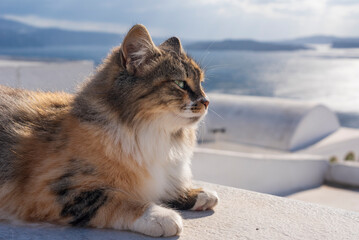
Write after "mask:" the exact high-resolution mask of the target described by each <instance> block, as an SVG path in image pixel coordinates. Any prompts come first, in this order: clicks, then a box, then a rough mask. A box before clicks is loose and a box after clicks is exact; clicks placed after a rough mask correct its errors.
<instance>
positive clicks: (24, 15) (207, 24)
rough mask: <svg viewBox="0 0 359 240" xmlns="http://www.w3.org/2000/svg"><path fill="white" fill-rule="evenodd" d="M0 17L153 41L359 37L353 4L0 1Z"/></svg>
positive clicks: (358, 3)
mask: <svg viewBox="0 0 359 240" xmlns="http://www.w3.org/2000/svg"><path fill="white" fill-rule="evenodd" d="M0 16H2V17H5V18H7V19H12V20H18V21H21V22H24V23H28V24H31V25H35V26H39V27H58V28H64V29H72V30H90V31H103V32H115V33H125V32H126V31H127V30H128V29H129V28H130V27H131V26H132V25H134V24H136V23H142V24H144V25H145V26H146V27H147V28H148V29H149V31H150V32H151V34H152V35H153V36H156V37H168V36H179V37H181V38H186V39H189V40H205V39H208V40H217V39H238V38H242V39H243V38H244V39H257V40H284V39H290V38H296V37H303V36H309V35H319V34H320V35H335V36H349V37H359V0H138V1H136V0H123V1H119V0H117V1H115V0H101V1H99V0H57V1H56V0H1V1H0Z"/></svg>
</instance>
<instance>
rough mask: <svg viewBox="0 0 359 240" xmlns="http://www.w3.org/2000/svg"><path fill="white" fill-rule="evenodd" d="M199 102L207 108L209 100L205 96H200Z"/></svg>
mask: <svg viewBox="0 0 359 240" xmlns="http://www.w3.org/2000/svg"><path fill="white" fill-rule="evenodd" d="M200 102H201V103H202V104H203V105H204V108H205V109H207V108H208V105H209V101H208V99H207V98H201V100H200Z"/></svg>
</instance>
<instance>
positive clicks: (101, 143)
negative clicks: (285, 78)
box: [0, 25, 218, 236]
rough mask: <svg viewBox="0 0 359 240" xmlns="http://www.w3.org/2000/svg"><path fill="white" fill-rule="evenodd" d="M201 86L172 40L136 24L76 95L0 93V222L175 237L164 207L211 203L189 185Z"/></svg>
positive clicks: (199, 75) (176, 219) (213, 197)
mask: <svg viewBox="0 0 359 240" xmlns="http://www.w3.org/2000/svg"><path fill="white" fill-rule="evenodd" d="M202 81H203V72H202V70H201V69H200V68H199V67H198V65H197V64H196V63H195V62H194V61H193V60H192V59H191V58H190V57H188V56H187V55H186V54H185V52H184V51H183V49H182V47H181V43H180V41H179V39H178V38H176V37H172V38H170V39H168V40H167V41H165V42H164V43H162V44H161V45H159V46H155V45H154V43H153V42H152V39H151V37H150V35H149V33H148V31H147V29H146V28H145V27H144V26H142V25H135V26H134V27H133V28H132V29H131V30H130V31H129V32H128V34H127V36H126V37H125V39H124V41H123V42H122V45H121V46H120V47H117V48H114V49H113V50H112V52H111V53H110V54H109V56H108V57H107V58H106V59H105V60H104V62H103V64H102V65H101V66H99V67H98V69H97V71H96V73H95V74H94V75H93V76H92V77H90V79H89V80H88V81H86V83H85V84H84V85H83V86H82V88H81V89H80V90H79V92H78V93H77V94H76V95H70V94H66V93H45V92H31V91H25V90H19V89H12V88H7V87H0V210H1V218H5V219H19V220H24V221H37V222H39V221H46V222H51V223H57V224H70V225H74V226H90V227H98V228H114V229H124V230H132V231H136V232H140V233H143V234H147V235H150V236H172V235H176V234H179V233H180V232H181V230H182V219H181V217H180V215H179V214H178V213H177V212H176V211H175V210H172V209H171V208H174V209H190V210H206V209H211V208H213V207H214V206H215V205H216V204H217V202H218V197H217V194H216V193H215V192H211V191H205V190H202V189H193V187H192V185H191V171H190V158H191V155H192V151H193V147H194V145H195V140H196V137H195V131H196V124H197V123H198V121H200V120H201V118H202V117H203V116H204V115H205V114H206V111H207V107H208V104H209V102H208V100H207V98H206V95H205V93H204V92H203V89H202V87H201V82H202Z"/></svg>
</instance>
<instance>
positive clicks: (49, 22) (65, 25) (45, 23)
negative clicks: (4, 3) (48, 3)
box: [2, 14, 129, 33]
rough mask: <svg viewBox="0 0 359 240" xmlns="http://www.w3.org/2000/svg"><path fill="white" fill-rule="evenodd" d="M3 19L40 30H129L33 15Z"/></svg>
mask: <svg viewBox="0 0 359 240" xmlns="http://www.w3.org/2000/svg"><path fill="white" fill-rule="evenodd" d="M2 17H3V18H5V19H8V20H15V21H18V22H22V23H26V24H31V25H33V26H36V27H41V28H49V27H55V28H61V29H69V30H77V31H98V32H112V33H123V32H125V31H127V30H128V29H129V26H125V25H122V24H114V23H101V22H86V21H70V20H61V19H51V18H43V17H39V16H35V15H23V16H21V15H11V14H5V15H2Z"/></svg>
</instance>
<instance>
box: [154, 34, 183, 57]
mask: <svg viewBox="0 0 359 240" xmlns="http://www.w3.org/2000/svg"><path fill="white" fill-rule="evenodd" d="M160 48H162V49H166V50H168V51H173V52H175V53H177V54H178V55H181V54H182V53H183V48H182V44H181V41H180V40H179V38H177V37H171V38H169V39H167V40H166V41H164V42H163V43H161V45H160Z"/></svg>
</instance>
